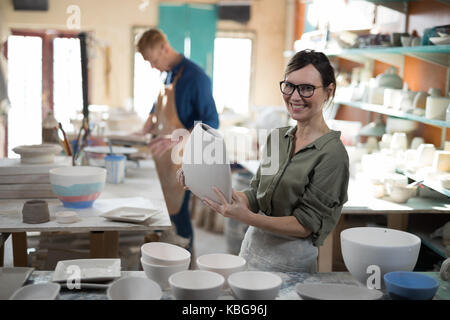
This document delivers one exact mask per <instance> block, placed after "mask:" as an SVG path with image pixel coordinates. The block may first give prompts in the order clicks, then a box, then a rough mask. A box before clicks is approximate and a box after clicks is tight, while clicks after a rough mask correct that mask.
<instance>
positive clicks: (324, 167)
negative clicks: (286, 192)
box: [293, 159, 349, 246]
mask: <svg viewBox="0 0 450 320" xmlns="http://www.w3.org/2000/svg"><path fill="white" fill-rule="evenodd" d="M348 180H349V168H348V161H345V160H344V159H342V160H339V159H334V160H330V161H324V162H321V163H319V164H318V165H317V167H316V168H315V169H314V172H313V174H312V176H311V177H310V182H309V183H308V184H307V185H306V187H305V192H304V193H303V195H302V196H301V197H300V199H299V205H298V206H297V207H296V208H295V209H294V212H293V215H294V216H295V217H296V218H297V220H298V221H299V223H300V224H301V225H303V226H304V227H306V228H308V229H309V230H311V240H312V242H313V244H314V245H316V246H319V245H321V244H323V242H324V240H325V238H326V237H327V236H328V234H329V233H330V232H331V231H332V230H333V228H334V227H335V226H336V224H337V222H338V220H339V217H340V214H341V211H342V207H343V205H344V203H345V202H347V188H348Z"/></svg>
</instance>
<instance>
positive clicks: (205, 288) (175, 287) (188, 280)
mask: <svg viewBox="0 0 450 320" xmlns="http://www.w3.org/2000/svg"><path fill="white" fill-rule="evenodd" d="M224 282H225V278H224V277H223V276H222V275H220V274H218V273H216V272H212V271H206V270H186V271H180V272H177V273H175V274H173V275H171V276H170V277H169V284H170V287H171V289H172V294H173V295H174V297H175V299H177V300H216V299H217V298H218V297H219V295H220V290H221V289H222V287H223V284H224Z"/></svg>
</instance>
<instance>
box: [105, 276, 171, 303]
mask: <svg viewBox="0 0 450 320" xmlns="http://www.w3.org/2000/svg"><path fill="white" fill-rule="evenodd" d="M106 296H107V297H108V299H109V300H160V299H161V297H162V291H161V287H160V286H159V285H158V284H157V283H156V282H155V281H153V280H150V279H147V278H141V277H125V278H121V279H118V280H116V281H114V282H113V283H111V285H110V286H109V288H108V290H107V291H106Z"/></svg>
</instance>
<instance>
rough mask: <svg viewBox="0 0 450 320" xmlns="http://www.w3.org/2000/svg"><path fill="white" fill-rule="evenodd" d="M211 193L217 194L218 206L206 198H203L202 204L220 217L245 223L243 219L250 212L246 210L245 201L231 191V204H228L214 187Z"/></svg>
mask: <svg viewBox="0 0 450 320" xmlns="http://www.w3.org/2000/svg"><path fill="white" fill-rule="evenodd" d="M213 191H214V192H215V193H216V194H217V196H218V197H219V199H220V202H221V203H220V204H218V203H217V202H215V201H212V200H209V199H207V198H203V199H202V201H203V203H204V204H205V205H206V206H208V207H209V208H211V209H213V210H214V211H217V212H218V213H220V214H221V215H223V216H224V217H227V218H233V219H236V220H239V221H241V222H245V220H246V219H245V218H246V217H247V216H248V215H249V214H251V213H252V212H251V211H250V210H249V209H248V208H247V204H246V203H245V200H244V199H242V198H241V197H240V196H239V195H238V194H237V192H236V191H234V190H233V191H232V196H231V203H228V202H227V200H226V199H225V196H224V195H223V193H222V192H221V191H220V190H219V189H217V188H216V187H213Z"/></svg>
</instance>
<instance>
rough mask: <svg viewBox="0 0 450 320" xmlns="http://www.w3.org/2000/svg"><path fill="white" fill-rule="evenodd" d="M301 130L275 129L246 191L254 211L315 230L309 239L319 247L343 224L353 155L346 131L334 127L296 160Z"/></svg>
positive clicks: (309, 145) (307, 147)
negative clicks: (296, 138)
mask: <svg viewBox="0 0 450 320" xmlns="http://www.w3.org/2000/svg"><path fill="white" fill-rule="evenodd" d="M296 130H297V127H296V126H294V127H283V128H278V129H274V130H272V132H271V133H270V135H269V136H268V138H267V143H266V146H265V152H264V154H263V156H262V160H261V164H260V166H259V168H258V171H257V173H256V175H255V176H254V177H253V179H252V181H251V182H250V187H249V188H248V189H246V190H244V193H245V195H246V196H247V198H248V201H249V203H250V209H251V211H252V212H255V213H257V212H262V213H263V214H265V215H268V216H274V217H283V216H292V215H293V216H295V217H296V218H297V220H298V222H299V223H300V224H301V225H303V226H304V227H306V228H308V229H309V230H311V235H310V236H309V237H310V238H311V240H312V242H313V244H314V245H315V246H319V245H321V244H323V242H324V240H325V238H326V237H327V235H328V234H329V233H330V232H331V231H332V230H333V228H334V227H335V225H336V224H337V222H338V220H339V216H340V214H341V211H342V207H343V205H344V203H345V202H346V201H347V187H348V180H349V161H348V155H347V151H346V150H345V147H344V145H343V144H342V142H341V140H340V135H341V133H340V132H339V131H333V130H331V131H330V132H328V133H326V134H324V135H323V136H321V137H320V138H318V139H316V140H315V141H314V142H312V143H310V144H308V145H306V146H305V147H303V148H301V149H300V150H299V151H298V152H297V153H296V154H294V155H293V156H292V158H291V157H290V155H291V154H292V153H293V152H292V149H293V148H294V147H295V145H294V134H295V132H296ZM277 142H278V148H279V150H278V151H277ZM271 155H272V157H271ZM277 155H278V156H277ZM277 158H278V159H277ZM270 168H272V169H273V170H270Z"/></svg>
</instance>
